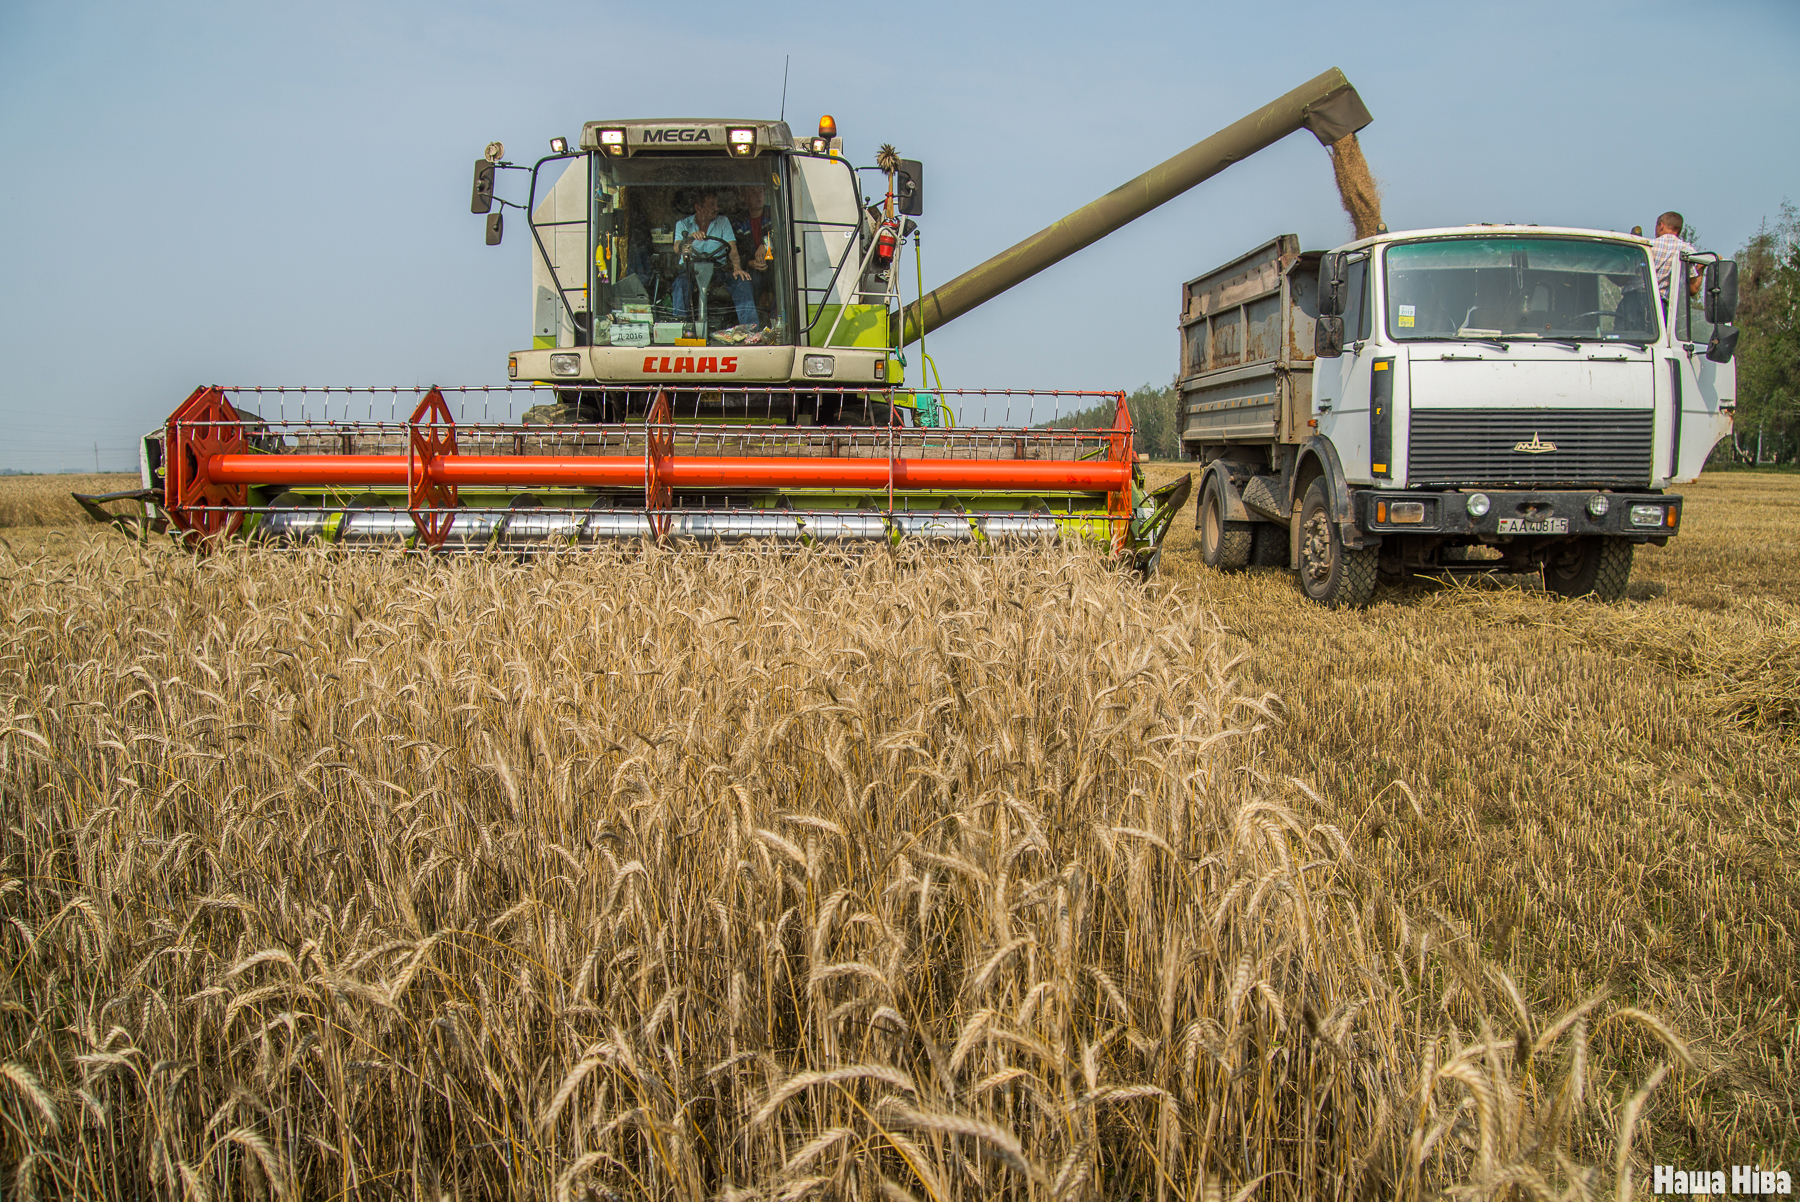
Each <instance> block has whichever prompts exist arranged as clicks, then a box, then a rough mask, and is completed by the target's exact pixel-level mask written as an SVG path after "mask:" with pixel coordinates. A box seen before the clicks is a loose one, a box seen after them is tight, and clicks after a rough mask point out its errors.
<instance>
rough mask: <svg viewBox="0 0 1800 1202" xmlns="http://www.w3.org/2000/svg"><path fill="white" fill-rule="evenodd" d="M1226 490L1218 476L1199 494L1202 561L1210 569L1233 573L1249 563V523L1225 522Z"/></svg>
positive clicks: (1209, 481) (1214, 475)
mask: <svg viewBox="0 0 1800 1202" xmlns="http://www.w3.org/2000/svg"><path fill="white" fill-rule="evenodd" d="M1226 512H1227V511H1226V508H1225V488H1224V485H1223V484H1222V483H1221V482H1220V480H1219V474H1218V473H1217V472H1212V473H1209V474H1208V475H1207V477H1206V485H1205V487H1204V488H1202V489H1201V490H1200V515H1199V516H1200V559H1201V561H1202V562H1204V563H1205V564H1206V566H1207V567H1209V568H1218V569H1219V570H1220V571H1225V572H1231V571H1235V570H1237V569H1238V568H1241V567H1243V566H1244V565H1245V564H1247V563H1249V562H1250V531H1249V529H1248V526H1249V523H1247V522H1228V521H1226V520H1225V514H1226Z"/></svg>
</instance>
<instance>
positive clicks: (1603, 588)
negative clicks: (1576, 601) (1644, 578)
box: [1544, 535, 1633, 601]
mask: <svg viewBox="0 0 1800 1202" xmlns="http://www.w3.org/2000/svg"><path fill="white" fill-rule="evenodd" d="M1632 547H1633V544H1632V543H1631V542H1630V541H1629V540H1628V539H1623V538H1605V537H1601V536H1597V535H1594V536H1589V537H1587V538H1578V539H1576V540H1575V541H1573V542H1571V543H1568V544H1567V545H1565V546H1561V547H1558V548H1557V549H1556V550H1554V551H1552V552H1551V553H1550V558H1549V559H1546V560H1545V561H1544V587H1545V588H1547V589H1549V590H1550V591H1551V592H1553V593H1555V594H1557V595H1558V596H1561V597H1597V598H1599V599H1600V600H1602V601H1617V600H1619V599H1620V598H1621V597H1623V596H1624V595H1625V583H1626V581H1628V580H1630V579H1631V552H1632Z"/></svg>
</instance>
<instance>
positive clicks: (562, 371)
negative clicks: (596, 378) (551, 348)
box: [550, 355, 581, 376]
mask: <svg viewBox="0 0 1800 1202" xmlns="http://www.w3.org/2000/svg"><path fill="white" fill-rule="evenodd" d="M550 374H551V375H553V376H578V375H580V374H581V356H580V355H551V356H550Z"/></svg>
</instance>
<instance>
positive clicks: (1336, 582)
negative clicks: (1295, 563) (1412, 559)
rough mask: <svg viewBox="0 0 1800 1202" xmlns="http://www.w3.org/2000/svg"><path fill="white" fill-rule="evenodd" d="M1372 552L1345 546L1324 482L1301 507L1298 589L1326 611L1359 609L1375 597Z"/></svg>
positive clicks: (1308, 494)
mask: <svg viewBox="0 0 1800 1202" xmlns="http://www.w3.org/2000/svg"><path fill="white" fill-rule="evenodd" d="M1375 550H1376V549H1375V548H1374V547H1362V548H1360V549H1356V550H1352V549H1351V548H1349V547H1346V546H1344V540H1343V536H1342V535H1341V534H1339V533H1338V525H1337V523H1336V522H1334V521H1332V520H1331V498H1330V495H1329V494H1328V493H1327V492H1326V491H1325V481H1324V479H1323V478H1321V479H1318V480H1314V481H1313V482H1312V487H1311V488H1308V489H1307V490H1306V501H1305V502H1304V503H1303V504H1302V505H1301V506H1300V589H1301V591H1302V592H1304V593H1305V594H1306V595H1307V596H1309V597H1311V598H1312V599H1313V600H1314V601H1317V602H1319V603H1320V604H1321V605H1324V606H1326V607H1327V608H1329V609H1361V608H1362V607H1363V606H1365V605H1367V604H1368V603H1369V598H1370V597H1372V596H1374V595H1375Z"/></svg>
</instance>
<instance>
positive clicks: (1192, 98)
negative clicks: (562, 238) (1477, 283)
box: [0, 0, 1800, 470]
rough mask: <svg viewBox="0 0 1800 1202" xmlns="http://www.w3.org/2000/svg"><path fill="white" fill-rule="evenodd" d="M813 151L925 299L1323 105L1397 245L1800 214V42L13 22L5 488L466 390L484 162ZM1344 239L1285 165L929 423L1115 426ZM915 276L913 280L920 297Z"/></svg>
mask: <svg viewBox="0 0 1800 1202" xmlns="http://www.w3.org/2000/svg"><path fill="white" fill-rule="evenodd" d="M786 54H791V55H792V56H793V67H792V75H791V79H790V81H789V85H788V97H787V115H788V119H789V121H790V122H791V123H792V124H793V125H794V127H795V128H796V130H798V131H803V132H804V131H806V130H809V129H810V127H811V125H812V123H813V122H814V121H816V119H817V116H818V114H820V113H823V112H830V113H832V114H834V115H835V116H836V117H837V120H838V126H839V129H840V131H841V132H842V133H843V135H844V137H845V141H846V143H847V148H848V150H849V152H850V154H851V155H852V157H853V158H854V159H855V160H856V161H857V162H859V163H862V162H868V161H869V160H871V159H872V158H873V155H874V150H875V147H876V146H877V145H878V144H880V143H882V142H892V143H894V144H895V145H896V146H897V147H899V148H900V150H901V152H902V153H903V154H905V155H907V156H908V157H914V158H919V159H922V160H923V161H924V162H925V164H926V172H927V195H928V208H927V210H926V213H925V217H924V220H923V222H922V224H923V226H924V230H925V243H924V265H925V274H926V285H927V287H930V286H932V285H934V284H937V283H942V282H943V281H945V280H947V279H949V278H950V277H951V276H953V275H955V274H956V273H958V272H960V271H962V270H964V269H966V268H968V267H971V266H973V265H974V264H976V263H978V262H980V261H981V260H983V259H985V258H986V257H988V256H989V255H991V254H993V253H995V252H997V251H999V250H1002V249H1004V248H1005V247H1007V246H1009V245H1011V244H1012V243H1013V242H1015V241H1017V240H1018V239H1019V238H1021V237H1024V236H1025V235H1027V234H1030V233H1033V232H1035V231H1036V230H1038V229H1039V228H1041V227H1043V226H1044V225H1047V224H1049V223H1050V222H1052V221H1054V220H1056V219H1057V218H1058V217H1061V216H1062V215H1063V214H1065V213H1067V212H1068V211H1070V210H1071V209H1074V208H1076V207H1078V206H1079V205H1082V204H1084V203H1086V202H1087V201H1089V200H1091V199H1093V198H1094V197H1096V196H1098V195H1099V194H1101V193H1102V192H1105V191H1107V190H1109V189H1111V188H1113V187H1115V186H1116V185H1118V184H1120V183H1122V182H1124V181H1125V180H1126V179H1129V178H1130V177H1132V176H1134V175H1136V174H1137V173H1138V172H1140V171H1142V170H1144V169H1145V168H1147V167H1150V166H1152V165H1154V164H1155V163H1157V162H1160V161H1161V160H1162V159H1164V158H1166V157H1168V156H1169V155H1171V154H1174V153H1176V152H1178V151H1180V150H1182V149H1184V148H1185V147H1186V146H1188V145H1189V144H1191V143H1192V142H1194V141H1197V140H1198V139H1200V138H1202V137H1204V136H1206V135H1208V134H1210V133H1212V132H1213V131H1214V130H1216V129H1218V128H1219V127H1221V126H1223V125H1225V124H1227V123H1229V122H1231V121H1234V120H1236V119H1237V118H1238V117H1240V116H1242V115H1244V114H1245V113H1246V112H1248V111H1250V110H1252V109H1254V108H1255V107H1257V106H1259V105H1261V104H1263V103H1265V102H1266V101H1268V100H1271V99H1273V98H1274V97H1276V96H1277V95H1280V94H1281V93H1283V92H1285V91H1287V90H1288V89H1289V88H1292V87H1294V86H1296V85H1297V84H1299V83H1301V82H1303V81H1305V80H1306V79H1309V78H1311V77H1312V76H1313V75H1315V74H1317V73H1318V72H1320V71H1323V70H1325V69H1326V68H1328V67H1330V66H1334V65H1335V66H1339V67H1342V68H1343V69H1344V71H1345V73H1346V74H1348V75H1349V77H1350V79H1351V81H1352V82H1354V83H1355V84H1356V85H1357V88H1358V90H1359V91H1360V92H1361V93H1362V96H1363V98H1364V101H1365V102H1366V103H1367V104H1368V106H1369V109H1370V111H1371V112H1372V113H1373V114H1374V117H1375V121H1374V124H1373V125H1371V126H1370V127H1369V128H1368V129H1367V130H1365V131H1364V133H1363V144H1364V148H1365V150H1366V152H1367V154H1368V157H1369V160H1370V163H1371V165H1372V167H1373V168H1374V170H1375V172H1376V174H1377V176H1378V177H1380V179H1381V181H1382V184H1383V187H1384V190H1385V194H1386V207H1385V212H1386V217H1387V220H1388V223H1389V224H1390V225H1391V226H1392V227H1394V228H1395V229H1401V228H1408V227H1422V226H1433V225H1450V224H1461V223H1464V222H1470V221H1527V222H1536V223H1539V224H1567V225H1581V226H1593V227H1599V228H1608V229H1628V228H1630V227H1631V226H1632V225H1634V224H1643V225H1644V226H1646V227H1649V226H1650V224H1651V222H1652V220H1653V219H1654V217H1655V215H1656V214H1657V213H1658V212H1660V211H1662V210H1663V209H1666V208H1677V209H1680V210H1682V211H1683V212H1684V213H1685V214H1686V215H1687V216H1688V219H1689V221H1690V222H1691V223H1692V224H1693V225H1695V226H1696V227H1698V229H1699V231H1700V233H1701V236H1702V241H1703V243H1704V244H1705V245H1706V246H1707V247H1708V248H1709V249H1716V250H1721V251H1728V252H1729V251H1734V250H1736V249H1737V248H1738V247H1740V246H1742V244H1743V242H1744V240H1745V239H1746V238H1747V237H1748V236H1749V235H1750V234H1751V233H1753V232H1754V231H1755V229H1756V228H1757V226H1758V225H1759V223H1761V222H1762V221H1763V220H1764V219H1765V218H1769V217H1773V216H1774V215H1775V214H1776V213H1777V211H1778V209H1779V206H1780V205H1781V203H1782V201H1783V200H1784V199H1793V200H1796V201H1800V126H1797V125H1796V123H1795V122H1794V121H1793V119H1792V112H1791V98H1792V97H1793V96H1794V95H1795V94H1797V93H1800V86H1797V85H1800V65H1797V64H1800V5H1796V4H1794V3H1792V2H1791V0H1788V2H1784V3H1750V2H1740V3H1732V2H1730V0H1725V2H1715V3H1712V4H1709V5H1706V6H1697V5H1691V4H1674V3H1661V2H1657V3H1627V2H1624V0H1618V2H1612V3H1608V2H1605V0H1597V2H1590V3H1573V4H1572V3H1560V4H1540V3H1531V2H1525V0H1521V2H1518V3H1512V4H1507V5H1494V6H1488V5H1483V6H1479V7H1477V6H1451V5H1445V4H1441V3H1438V4H1423V3H1421V4H1394V5H1379V4H1373V3H1365V4H1357V5H1351V4H1344V3H1330V4H1317V3H1289V4H1281V3H1264V4H1262V5H1244V4H1231V5H1212V4H1205V3H1187V4H1131V3H1110V4H1093V5H1078V4H1070V3H1060V2H1059V3H1046V4H1038V5H1034V6H1031V7H1029V8H1026V7H1024V6H1018V7H1000V6H979V5H971V4H949V3H937V2H934V0H928V2H924V3H917V4H913V5H907V6H892V5H832V6H823V5H790V6H781V5H768V4H763V5H750V4H741V3H740V4H713V3H692V2H689V3H683V4H679V5H649V4H638V5H618V4H603V3H587V4H573V3H558V2H556V0H539V2H537V3H532V4H522V3H509V2H506V0H488V2H486V3H481V4H467V3H459V2H456V0H448V2H442V3H435V4H422V3H421V4H380V3H361V4H345V3H337V2H335V0H324V2H314V3H309V4H305V5H272V4H258V3H242V2H238V3H186V4H176V3H138V4H121V3H100V2H83V0H61V2H59V3H45V2H40V0H0V147H4V148H5V152H6V165H5V167H4V177H3V178H0V467H9V468H29V469H37V470H57V469H61V468H80V467H88V468H91V467H92V466H93V464H94V460H95V452H94V447H95V444H98V447H99V459H100V464H101V466H102V467H105V468H119V467H125V466H128V465H129V464H131V463H132V461H133V460H134V457H135V454H134V451H133V449H132V448H133V446H134V440H135V438H136V436H137V435H138V434H140V433H141V432H142V431H144V430H145V429H147V428H150V427H152V426H155V425H158V424H160V423H161V421H162V419H163V418H164V417H165V416H166V415H167V414H168V412H169V411H170V410H171V409H172V408H174V406H175V405H176V404H178V403H179V402H180V401H181V399H182V398H183V397H185V396H186V395H187V393H188V392H189V391H190V390H191V389H192V388H193V387H194V386H195V385H197V384H201V383H214V382H218V383H243V384H251V383H260V384H269V385H273V384H302V383H310V384H346V383H350V384H382V385H387V384H398V385H412V384H429V383H486V382H495V381H499V380H501V379H503V378H504V375H505V357H506V353H507V352H508V351H509V350H512V349H516V348H517V347H520V346H522V345H526V344H528V342H529V333H530V328H529V323H530V317H531V313H530V286H529V264H528V259H527V243H526V240H525V239H524V238H521V237H519V236H518V235H519V233H521V232H522V231H521V230H519V229H517V228H515V229H514V230H513V231H511V232H509V235H508V238H507V240H506V243H505V244H504V245H503V246H501V247H498V248H491V247H487V246H484V245H483V244H482V238H481V219H480V218H478V217H475V216H473V215H471V214H470V213H469V212H468V175H469V168H470V164H471V163H472V162H473V160H474V159H475V158H476V157H477V156H478V155H479V154H480V153H481V148H482V147H483V146H484V145H485V144H486V143H487V142H488V141H490V140H493V139H499V140H502V141H504V142H505V143H506V144H507V147H508V152H509V157H511V158H513V159H515V160H518V159H528V158H529V157H535V155H537V154H539V153H542V152H543V151H544V149H545V148H547V143H548V140H549V139H550V138H551V137H552V136H555V135H558V134H561V135H565V136H569V137H573V136H574V135H575V134H576V133H578V132H579V129H580V126H581V123H582V122H583V121H586V120H594V119H599V118H603V117H631V116H660V115H744V116H753V117H760V116H773V115H774V114H775V112H776V110H777V109H778V108H779V106H780V102H781V69H782V58H783V56H784V55H786ZM1285 232H1296V233H1298V234H1299V235H1300V236H1301V239H1302V241H1303V242H1304V243H1305V244H1306V245H1308V246H1313V247H1324V246H1330V245H1334V244H1336V243H1339V242H1342V241H1345V240H1347V238H1348V233H1349V230H1348V222H1347V219H1346V218H1345V217H1344V216H1343V213H1342V211H1341V209H1340V208H1339V207H1338V204H1337V199H1336V194H1335V191H1334V190H1333V188H1332V185H1331V174H1330V166H1329V162H1328V160H1327V158H1326V155H1325V152H1324V150H1323V149H1322V148H1320V147H1319V145H1318V144H1317V143H1316V142H1315V141H1314V140H1313V139H1312V138H1311V136H1310V135H1307V134H1304V133H1301V134H1296V135H1294V136H1292V137H1290V138H1289V139H1287V140H1286V141H1284V142H1282V143H1280V144H1278V145H1276V146H1275V147H1272V148H1271V149H1269V150H1267V151H1264V152H1263V153H1262V154H1260V155H1258V156H1256V157H1255V158H1253V159H1250V160H1248V161H1246V162H1244V163H1241V164H1238V165H1236V166H1234V167H1233V168H1231V169H1230V170H1229V171H1227V172H1225V173H1224V174H1222V175H1221V176H1219V177H1217V178H1215V179H1214V180H1212V181H1209V182H1208V183H1205V184H1202V185H1201V186H1200V187H1199V188H1197V189H1195V190H1194V191H1192V192H1190V193H1188V194H1187V195H1185V196H1183V197H1180V198H1178V199H1177V200H1175V201H1173V202H1171V203H1170V204H1168V205H1166V206H1165V207H1164V208H1162V209H1161V210H1158V211H1157V212H1156V213H1154V214H1151V215H1150V216H1148V217H1146V218H1143V219H1141V220H1140V221H1138V222H1137V223H1135V224H1134V225H1132V226H1130V227H1127V228H1126V229H1125V230H1123V231H1121V232H1119V233H1118V234H1115V235H1113V236H1112V237H1110V238H1108V239H1106V240H1104V241H1102V242H1100V243H1097V244H1096V245H1094V246H1092V247H1090V248H1088V249H1087V250H1085V251H1083V252H1081V254H1079V255H1077V256H1075V257H1074V258H1071V259H1069V260H1066V261H1065V262H1063V263H1062V264H1059V265H1058V266H1056V267H1054V268H1052V269H1050V270H1049V271H1047V272H1045V273H1044V274H1043V275H1040V276H1039V277H1037V278H1036V279H1034V280H1032V281H1031V282H1029V283H1027V284H1025V285H1023V286H1021V287H1019V288H1017V289H1015V290H1014V291H1012V292H1011V293H1009V294H1007V295H1006V296H1004V297H1002V298H999V299H998V300H996V301H994V302H991V303H990V304H988V305H986V306H984V307H983V308H981V309H978V310H976V311H975V312H973V313H971V314H969V315H967V316H965V317H963V318H961V319H960V320H958V321H957V322H956V323H954V324H953V325H951V326H949V327H947V328H946V329H945V330H944V331H943V332H942V333H941V334H939V335H936V336H934V337H933V338H932V339H931V351H932V357H933V358H934V359H935V360H936V361H937V363H938V365H939V367H940V369H941V370H942V372H943V374H944V376H945V383H946V384H947V385H950V386H959V385H960V386H967V387H978V386H990V387H1006V386H1015V387H1028V386H1037V387H1054V388H1133V387H1136V386H1137V385H1140V384H1143V383H1146V382H1156V383H1162V382H1166V381H1167V380H1168V379H1169V378H1170V376H1171V375H1172V374H1173V372H1174V369H1175V365H1176V350H1177V343H1176V334H1175V327H1174V321H1175V315H1176V310H1177V307H1178V301H1177V297H1178V292H1179V288H1180V285H1181V282H1182V281H1183V280H1185V279H1188V278H1191V277H1192V276H1195V275H1198V274H1199V273H1201V272H1203V271H1205V270H1207V269H1209V268H1211V267H1213V266H1215V265H1217V264H1218V263H1220V262H1223V261H1224V260H1226V259H1228V258H1231V257H1233V256H1234V255H1236V254H1238V253H1240V252H1241V251H1244V250H1247V249H1249V248H1250V247H1251V246H1253V245H1255V244H1257V243H1259V242H1262V241H1265V240H1266V239H1268V238H1270V237H1273V236H1274V235H1276V234H1279V233H1285ZM909 275H910V272H909Z"/></svg>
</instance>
